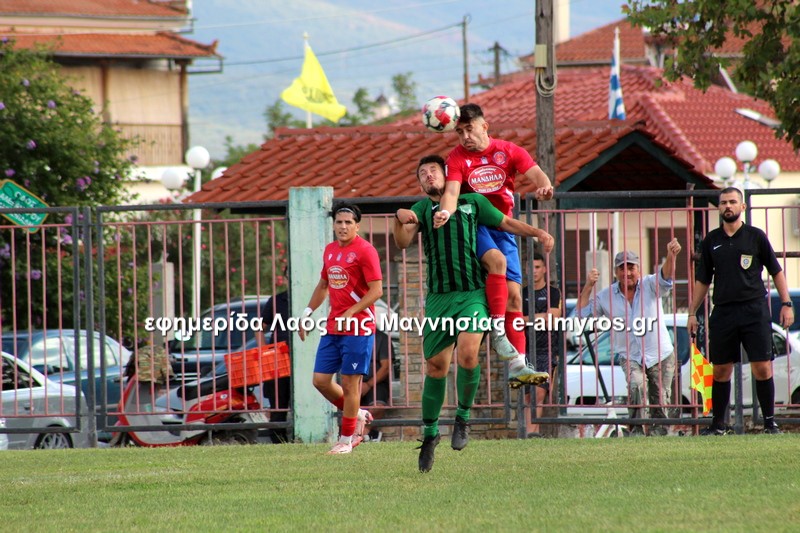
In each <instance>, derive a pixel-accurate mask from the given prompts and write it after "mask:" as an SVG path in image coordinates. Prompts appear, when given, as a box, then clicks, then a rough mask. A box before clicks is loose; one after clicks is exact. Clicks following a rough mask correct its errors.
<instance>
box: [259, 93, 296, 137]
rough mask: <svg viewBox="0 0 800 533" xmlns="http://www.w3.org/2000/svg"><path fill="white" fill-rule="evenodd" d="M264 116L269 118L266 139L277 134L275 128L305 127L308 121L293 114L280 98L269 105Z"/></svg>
mask: <svg viewBox="0 0 800 533" xmlns="http://www.w3.org/2000/svg"><path fill="white" fill-rule="evenodd" d="M264 118H265V119H266V120H267V135H266V136H265V137H264V138H265V139H271V138H272V137H274V136H275V130H276V129H278V128H283V127H289V128H305V127H306V123H305V121H303V120H298V119H296V118H295V117H294V115H292V112H291V111H290V110H289V109H287V108H286V104H285V103H284V101H283V100H281V99H280V98H278V99H277V100H275V103H274V104H272V105H271V106H269V107H267V109H266V110H265V111H264Z"/></svg>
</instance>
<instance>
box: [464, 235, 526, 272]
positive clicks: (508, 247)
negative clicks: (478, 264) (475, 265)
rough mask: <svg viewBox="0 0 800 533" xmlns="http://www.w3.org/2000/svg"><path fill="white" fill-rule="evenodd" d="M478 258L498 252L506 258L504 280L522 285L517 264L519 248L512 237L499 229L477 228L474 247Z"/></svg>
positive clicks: (520, 269)
mask: <svg viewBox="0 0 800 533" xmlns="http://www.w3.org/2000/svg"><path fill="white" fill-rule="evenodd" d="M475 247H476V248H477V250H476V251H477V252H478V258H481V257H483V254H485V253H486V252H488V251H489V250H492V249H495V250H500V252H502V254H503V255H504V256H506V279H507V280H509V281H515V282H517V283H519V284H520V285H522V267H521V266H520V263H519V248H517V239H516V238H515V237H514V235H512V234H510V233H506V232H505V231H500V230H499V229H493V228H487V227H486V226H480V225H479V226H478V242H477V244H476V246H475Z"/></svg>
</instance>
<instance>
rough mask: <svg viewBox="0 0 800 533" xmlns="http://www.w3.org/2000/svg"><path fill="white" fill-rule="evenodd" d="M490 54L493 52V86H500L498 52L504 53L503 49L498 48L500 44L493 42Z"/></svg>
mask: <svg viewBox="0 0 800 533" xmlns="http://www.w3.org/2000/svg"><path fill="white" fill-rule="evenodd" d="M490 50H491V51H492V52H494V84H495V85H499V84H500V52H505V50H503V47H502V46H500V43H498V42H497V41H495V42H494V46H492V47H491V48H490Z"/></svg>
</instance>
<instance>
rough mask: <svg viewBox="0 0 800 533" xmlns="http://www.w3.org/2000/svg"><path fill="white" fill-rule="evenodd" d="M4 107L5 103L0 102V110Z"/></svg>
mask: <svg viewBox="0 0 800 533" xmlns="http://www.w3.org/2000/svg"><path fill="white" fill-rule="evenodd" d="M5 108H6V104H4V103H3V102H0V111H2V110H3V109H5Z"/></svg>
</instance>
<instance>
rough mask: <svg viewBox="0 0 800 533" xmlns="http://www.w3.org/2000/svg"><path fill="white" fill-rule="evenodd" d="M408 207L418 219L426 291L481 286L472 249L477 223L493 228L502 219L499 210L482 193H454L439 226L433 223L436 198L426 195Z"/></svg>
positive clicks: (460, 289) (475, 255) (441, 291)
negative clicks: (449, 212) (447, 216)
mask: <svg viewBox="0 0 800 533" xmlns="http://www.w3.org/2000/svg"><path fill="white" fill-rule="evenodd" d="M411 210H412V211H414V213H416V215H417V219H418V220H419V231H420V232H421V233H422V244H423V247H424V249H425V256H426V257H427V258H428V291H429V292H435V293H445V292H453V291H459V292H461V291H474V290H476V289H480V288H482V287H483V286H484V285H485V281H484V277H483V272H482V271H481V262H480V258H479V257H478V253H477V252H476V251H475V245H476V239H477V230H478V224H481V225H483V226H488V227H490V228H496V227H498V226H499V225H500V224H501V223H502V222H503V217H504V215H503V213H501V212H500V211H499V210H498V209H497V208H496V207H494V206H493V205H492V203H491V202H490V201H489V200H488V199H487V198H486V197H485V196H483V195H481V194H474V193H471V194H462V195H460V196H459V197H458V208H457V209H456V212H455V213H453V214H452V215H451V216H450V220H448V221H447V224H445V225H444V226H442V227H441V228H439V229H434V227H433V215H434V213H436V211H438V210H439V203H438V202H434V201H432V200H431V199H430V198H426V199H424V200H420V201H419V202H417V203H415V204H414V205H412V206H411Z"/></svg>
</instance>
